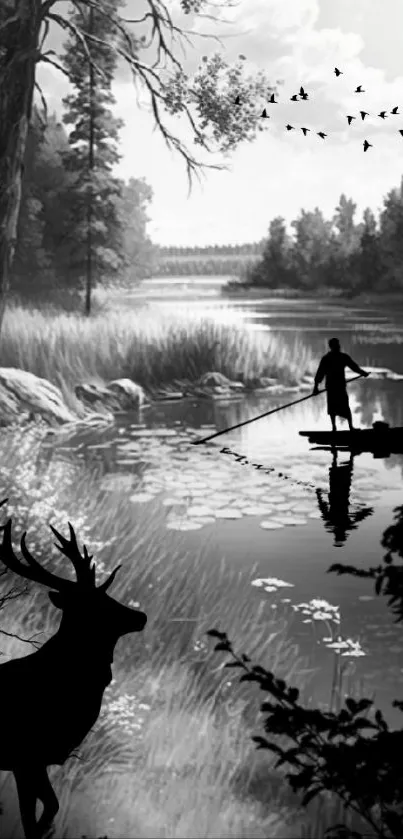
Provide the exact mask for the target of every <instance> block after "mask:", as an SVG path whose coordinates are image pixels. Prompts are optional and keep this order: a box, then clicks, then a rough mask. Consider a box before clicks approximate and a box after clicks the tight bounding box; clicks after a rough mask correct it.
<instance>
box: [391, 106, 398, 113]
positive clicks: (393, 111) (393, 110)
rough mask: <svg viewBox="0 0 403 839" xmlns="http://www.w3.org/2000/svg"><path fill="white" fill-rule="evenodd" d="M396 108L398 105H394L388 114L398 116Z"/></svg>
mask: <svg viewBox="0 0 403 839" xmlns="http://www.w3.org/2000/svg"><path fill="white" fill-rule="evenodd" d="M398 107H399V106H398V105H395V107H394V108H392V110H391V112H390V113H391V114H398V113H399V111H398V110H397V109H398Z"/></svg>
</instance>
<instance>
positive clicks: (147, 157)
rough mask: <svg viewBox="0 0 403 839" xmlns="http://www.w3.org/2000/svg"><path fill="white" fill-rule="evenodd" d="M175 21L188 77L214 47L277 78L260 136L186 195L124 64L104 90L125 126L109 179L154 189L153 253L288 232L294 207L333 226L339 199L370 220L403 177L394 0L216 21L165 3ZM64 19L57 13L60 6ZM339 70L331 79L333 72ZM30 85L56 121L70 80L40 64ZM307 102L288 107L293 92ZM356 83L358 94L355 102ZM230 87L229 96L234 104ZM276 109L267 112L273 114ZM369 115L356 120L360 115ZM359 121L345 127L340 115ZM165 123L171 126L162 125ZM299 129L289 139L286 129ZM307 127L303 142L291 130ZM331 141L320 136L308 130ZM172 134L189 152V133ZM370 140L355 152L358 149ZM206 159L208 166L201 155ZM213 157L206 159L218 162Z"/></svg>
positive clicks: (317, 3)
mask: <svg viewBox="0 0 403 839" xmlns="http://www.w3.org/2000/svg"><path fill="white" fill-rule="evenodd" d="M145 2H146V0H128V4H127V7H126V10H124V11H123V14H124V15H126V16H127V17H130V16H132V13H133V11H134V9H135V10H136V13H135V15H134V16H135V17H140V16H141V11H140V13H139V9H140V8H144V7H145ZM166 2H167V5H168V7H169V8H170V9H171V10H172V13H173V15H174V19H175V20H177V21H178V22H179V23H182V22H183V24H184V26H185V27H186V28H188V29H189V28H192V29H193V30H194V31H195V32H197V31H199V32H202V33H204V34H215V35H219V36H220V37H221V40H222V44H221V45H218V44H217V42H216V41H215V40H214V39H207V38H205V37H203V38H201V37H197V36H196V35H193V37H192V41H193V48H190V47H188V48H187V52H188V54H187V57H186V59H185V62H184V67H185V70H186V71H187V72H194V71H195V70H196V68H197V65H198V63H199V61H200V59H201V56H202V55H209V54H211V53H213V52H217V51H220V52H222V53H223V55H224V57H225V59H226V60H227V61H228V62H230V63H231V62H233V61H236V59H237V57H238V55H239V54H240V53H242V54H243V55H245V56H246V59H247V60H246V61H245V62H244V64H245V70H246V72H247V73H254V72H258V71H259V70H264V71H265V72H266V73H267V74H268V75H269V78H270V79H272V81H273V84H274V83H275V81H276V79H282V80H283V81H284V84H283V85H281V86H280V87H279V89H278V90H279V96H278V100H279V103H278V105H277V106H271V109H270V106H269V105H268V104H267V102H265V101H260V102H257V103H256V107H257V109H258V111H259V112H260V111H261V110H262V108H263V107H264V106H266V107H267V110H268V113H269V114H270V115H271V119H270V120H268V121H267V123H266V124H268V125H269V128H268V130H267V131H264V132H262V133H259V134H258V136H257V138H256V140H254V141H252V142H251V143H244V144H242V145H241V146H239V148H238V149H237V150H236V151H235V152H234V153H232V154H231V156H230V158H229V159H228V160H227V161H226V164H227V165H228V166H229V170H228V171H220V172H217V171H210V172H207V174H206V176H205V178H204V179H203V181H202V183H201V184H199V183H198V182H197V181H195V184H194V186H193V189H192V193H191V195H190V196H189V195H188V181H187V176H186V168H185V164H184V161H183V159H182V158H181V157H180V156H178V154H177V153H175V152H173V151H170V150H168V149H167V147H166V145H165V142H164V140H163V139H162V137H161V135H160V134H159V133H158V132H157V131H156V130H155V125H154V121H153V118H152V114H151V113H150V110H149V105H148V100H147V98H146V97H145V96H144V95H141V97H140V99H141V102H140V103H139V102H138V97H137V96H136V90H135V87H134V85H133V81H132V77H131V75H130V73H129V72H128V70H127V69H126V68H125V67H124V66H121V67H119V69H118V73H117V75H116V80H115V84H114V87H113V93H114V96H115V98H116V107H115V109H114V110H115V114H116V116H119V117H121V118H122V119H123V120H124V122H125V126H124V128H123V129H122V131H121V134H120V137H121V143H120V148H119V151H120V153H121V155H122V159H121V161H120V163H119V164H118V166H117V168H116V174H117V175H119V176H120V177H123V178H124V179H126V180H128V179H129V178H130V177H135V178H140V177H144V178H145V179H146V181H147V182H148V183H149V184H150V185H151V187H152V189H153V200H152V203H151V205H150V208H149V216H150V223H149V225H148V232H149V234H150V235H151V238H152V240H153V241H154V242H155V243H157V244H161V245H199V246H205V245H209V244H237V243H244V242H255V241H259V240H261V239H262V238H263V237H264V236H266V235H267V232H268V227H269V224H270V221H271V220H272V219H273V218H274V217H276V216H282V217H283V218H284V219H285V220H286V222H287V225H289V224H290V222H291V221H292V219H294V218H296V217H297V216H298V215H299V213H300V212H301V210H302V209H304V210H313V209H314V208H315V207H319V208H320V209H321V210H322V212H323V213H324V215H325V217H326V218H331V217H332V215H333V212H334V210H335V207H336V206H337V204H338V200H339V197H340V195H341V193H344V194H345V195H346V196H347V197H348V198H352V199H353V200H354V201H355V203H356V204H357V214H356V221H357V222H358V221H360V220H361V217H362V212H363V210H364V209H365V207H370V208H371V209H372V210H373V211H374V213H375V214H376V215H377V214H378V213H379V211H380V210H381V208H382V203H383V198H384V196H385V195H386V194H387V192H388V191H390V190H391V189H393V188H395V187H398V186H399V184H400V181H401V177H402V175H403V137H402V136H401V135H400V134H399V133H398V129H403V66H402V60H401V33H402V32H403V3H402V2H401V0H337V2H334V0H237V3H236V6H235V8H231V9H228V10H226V11H221V12H220V17H221V19H222V22H220V23H213V22H212V21H210V20H201V19H200V18H197V17H196V16H192V17H191V18H189V17H184V16H183V15H180V14H179V13H176V9H177V8H178V2H177V0H166ZM58 5H60V7H62V6H63V11H65V9H66V5H65V4H61V3H60V4H58ZM64 37H65V36H64V34H63V33H62V32H61V30H59V31H56V30H55V29H52V30H51V31H50V34H49V37H48V42H47V44H46V48H54V49H56V51H57V50H59V49H60V48H61V46H62V42H63V39H64ZM335 67H338V68H339V69H340V70H342V73H343V74H342V75H340V76H339V77H338V78H336V76H335V74H334V68H335ZM38 81H39V82H40V84H41V87H42V89H43V93H44V95H45V98H46V99H47V102H48V107H49V108H50V110H56V112H57V113H58V114H60V115H62V112H63V110H62V105H61V100H62V97H63V96H65V95H66V94H67V93H68V92H70V91H69V85H68V82H67V80H66V78H65V76H63V75H62V74H61V73H60V72H59V71H58V70H57V69H56V68H54V67H52V66H51V65H45V64H42V65H39V68H38ZM301 84H302V85H303V87H304V88H305V89H306V90H307V91H308V93H309V97H310V99H309V101H307V102H302V101H299V102H297V103H294V102H290V96H291V95H292V94H294V93H296V92H298V90H299V87H300V85H301ZM357 85H362V86H363V88H364V90H365V93H362V94H355V93H354V90H355V88H356V87H357ZM235 95H236V91H234V96H235ZM396 105H398V107H399V115H396V116H394V115H391V114H390V113H389V114H388V117H387V119H385V120H382V119H380V118H379V117H378V116H377V114H379V112H380V111H381V110H386V111H387V112H390V111H391V109H392V108H393V107H395V106H396ZM274 109H275V110H274ZM360 110H365V111H367V112H368V113H369V114H370V116H369V117H366V119H365V121H364V122H363V121H362V120H361V118H360V116H359V111H360ZM347 114H352V115H356V116H357V119H356V120H355V121H354V122H353V124H352V126H351V127H348V124H347V119H346V115H347ZM168 122H169V125H170V127H173V126H174V125H175V123H174V122H172V118H171V121H168ZM287 123H290V124H291V125H294V124H295V125H296V127H297V130H295V131H286V130H285V125H286V124H287ZM301 125H303V126H307V127H310V128H311V131H310V133H309V134H308V135H307V136H306V137H304V135H303V134H302V132H301V131H300V130H299V126H301ZM317 131H324V132H325V133H326V134H327V135H328V136H327V137H326V139H325V140H322V139H320V138H319V137H318V136H317V134H316V132H317ZM178 134H179V136H180V137H181V139H182V140H183V141H184V142H186V143H187V145H188V148H190V149H191V150H192V151H194V146H192V143H191V139H192V135H191V133H190V130H188V129H187V128H185V127H184V126H183V125H182V123H180V124H178ZM365 139H367V140H368V141H369V142H370V143H372V144H373V148H369V149H368V151H367V152H365V153H364V151H363V141H364V140H365ZM204 159H206V158H204ZM222 160H223V159H222V157H221V156H220V155H219V154H216V155H214V154H213V155H211V156H210V157H209V162H212V163H220V162H222Z"/></svg>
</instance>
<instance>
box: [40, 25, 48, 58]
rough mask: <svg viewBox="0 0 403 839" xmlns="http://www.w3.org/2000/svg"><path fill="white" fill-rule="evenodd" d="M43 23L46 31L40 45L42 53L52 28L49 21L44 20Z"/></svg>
mask: <svg viewBox="0 0 403 839" xmlns="http://www.w3.org/2000/svg"><path fill="white" fill-rule="evenodd" d="M42 23H43V26H44V30H45V31H44V33H43V36H42V41H41V43H40V44H39V50H40V52H42V48H43V45H44V43H45V41H46V38H47V37H48V33H49V27H50V23H49V20H47V19H45V20H43V21H42Z"/></svg>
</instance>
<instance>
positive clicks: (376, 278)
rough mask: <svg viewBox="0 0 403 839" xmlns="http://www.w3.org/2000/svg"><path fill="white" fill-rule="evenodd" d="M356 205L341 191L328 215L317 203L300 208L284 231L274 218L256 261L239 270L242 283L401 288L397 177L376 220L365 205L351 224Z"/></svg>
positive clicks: (402, 221) (402, 233) (401, 203)
mask: <svg viewBox="0 0 403 839" xmlns="http://www.w3.org/2000/svg"><path fill="white" fill-rule="evenodd" d="M356 209H357V206H356V204H355V203H354V201H353V200H352V199H348V198H346V196H345V195H341V196H340V199H339V204H338V206H337V207H336V210H335V213H334V215H333V218H332V219H330V220H327V219H325V218H324V216H323V213H322V212H321V210H319V209H318V208H317V207H316V208H315V210H314V211H312V212H308V211H306V210H302V211H301V213H300V215H299V216H298V218H297V219H295V220H294V221H292V222H291V227H292V228H293V233H292V234H290V233H289V232H288V231H287V228H286V223H285V221H284V219H283V218H281V217H277V218H274V219H273V220H272V221H271V223H270V227H269V235H268V237H267V240H266V242H265V245H264V249H263V253H262V257H261V259H260V260H259V261H258V262H257V263H255V264H254V265H252V266H249V267H247V268H246V270H244V271H243V272H242V271H241V279H242V282H243V283H245V284H246V285H247V286H248V285H249V286H260V287H267V288H295V289H301V290H304V289H307V290H310V291H312V290H315V289H326V288H329V289H340V290H343V291H346V292H347V293H350V294H351V295H354V294H358V293H360V292H363V291H372V292H376V293H382V292H393V293H396V292H399V291H402V290H403V178H402V180H401V183H400V186H399V187H398V188H395V189H391V190H390V192H388V194H387V195H386V196H385V198H384V199H383V206H382V208H381V210H380V213H379V216H378V218H376V217H375V215H374V213H373V212H372V210H370V209H369V208H367V209H365V210H364V213H363V219H362V222H360V223H356V221H355V213H356Z"/></svg>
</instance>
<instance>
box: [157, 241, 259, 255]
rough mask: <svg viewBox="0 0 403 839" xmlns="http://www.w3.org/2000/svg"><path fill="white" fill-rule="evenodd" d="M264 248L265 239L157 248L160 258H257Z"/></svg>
mask: <svg viewBox="0 0 403 839" xmlns="http://www.w3.org/2000/svg"><path fill="white" fill-rule="evenodd" d="M263 246H264V239H262V240H261V241H260V242H247V243H246V244H245V245H205V246H204V247H198V246H197V245H193V246H191V247H190V246H186V247H181V246H179V245H168V246H166V247H163V246H162V245H159V246H156V248H157V253H158V256H159V257H160V258H163V257H174V256H177V257H184V256H187V257H192V258H193V259H196V258H198V257H209V256H240V255H242V256H256V255H258V256H259V255H260V254H261V253H262V250H263Z"/></svg>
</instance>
